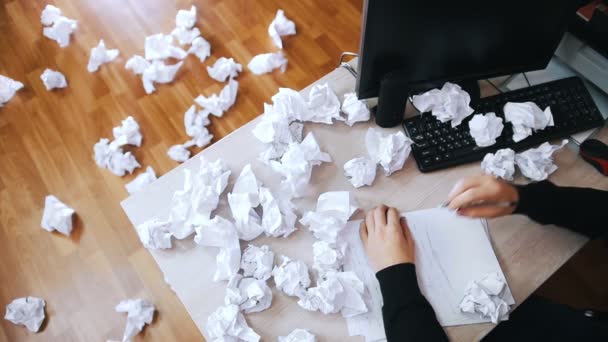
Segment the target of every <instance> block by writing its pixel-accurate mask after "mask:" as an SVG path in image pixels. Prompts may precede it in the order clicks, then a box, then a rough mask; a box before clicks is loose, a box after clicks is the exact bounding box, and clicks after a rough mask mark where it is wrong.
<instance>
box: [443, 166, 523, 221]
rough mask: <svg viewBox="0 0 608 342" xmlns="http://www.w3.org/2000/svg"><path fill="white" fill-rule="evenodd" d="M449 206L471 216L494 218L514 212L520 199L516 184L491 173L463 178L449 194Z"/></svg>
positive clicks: (461, 213)
mask: <svg viewBox="0 0 608 342" xmlns="http://www.w3.org/2000/svg"><path fill="white" fill-rule="evenodd" d="M448 201H449V205H448V207H449V208H450V209H453V210H457V211H458V214H460V215H463V216H469V217H485V218H493V217H499V216H504V215H509V214H512V213H513V212H514V211H515V208H516V207H517V202H518V201H519V193H518V192H517V189H516V188H515V186H513V185H511V184H509V183H507V182H505V181H503V180H500V179H497V178H494V177H493V176H490V175H478V176H472V177H469V178H465V179H462V180H460V181H458V182H457V183H456V185H454V188H452V191H450V194H449V195H448Z"/></svg>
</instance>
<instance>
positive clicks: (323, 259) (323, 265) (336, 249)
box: [312, 240, 346, 277]
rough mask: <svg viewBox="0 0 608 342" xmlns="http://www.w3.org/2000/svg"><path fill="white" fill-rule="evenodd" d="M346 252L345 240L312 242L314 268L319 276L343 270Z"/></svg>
mask: <svg viewBox="0 0 608 342" xmlns="http://www.w3.org/2000/svg"><path fill="white" fill-rule="evenodd" d="M345 254H346V244H345V243H343V242H336V243H329V242H327V241H323V240H320V241H315V242H314V243H313V244H312V255H313V263H312V269H313V270H315V271H316V272H317V274H318V276H319V277H323V276H325V275H326V274H327V273H328V272H339V271H341V270H342V264H343V261H344V255H345Z"/></svg>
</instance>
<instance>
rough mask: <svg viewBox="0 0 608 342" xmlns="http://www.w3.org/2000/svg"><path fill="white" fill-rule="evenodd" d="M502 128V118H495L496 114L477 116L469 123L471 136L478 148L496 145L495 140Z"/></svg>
mask: <svg viewBox="0 0 608 342" xmlns="http://www.w3.org/2000/svg"><path fill="white" fill-rule="evenodd" d="M503 128H504V125H503V124H502V118H499V117H497V116H496V113H487V114H477V115H475V116H473V118H472V119H471V121H469V130H470V132H471V136H472V137H473V139H475V143H476V144H477V146H480V147H486V146H492V145H494V144H496V138H498V137H499V136H500V134H501V133H502V129H503Z"/></svg>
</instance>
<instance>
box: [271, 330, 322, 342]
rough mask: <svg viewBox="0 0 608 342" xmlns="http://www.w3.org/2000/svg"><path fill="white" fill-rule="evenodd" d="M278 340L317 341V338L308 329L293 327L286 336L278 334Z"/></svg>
mask: <svg viewBox="0 0 608 342" xmlns="http://www.w3.org/2000/svg"><path fill="white" fill-rule="evenodd" d="M278 342H317V338H316V336H315V335H313V334H311V333H310V332H309V331H308V330H305V329H294V330H293V331H292V332H290V333H289V335H287V336H279V339H278Z"/></svg>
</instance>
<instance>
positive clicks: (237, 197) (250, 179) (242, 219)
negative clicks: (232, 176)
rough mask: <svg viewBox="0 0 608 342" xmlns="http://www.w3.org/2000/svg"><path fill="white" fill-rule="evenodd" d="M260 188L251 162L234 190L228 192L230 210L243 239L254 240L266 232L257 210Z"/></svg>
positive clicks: (243, 171)
mask: <svg viewBox="0 0 608 342" xmlns="http://www.w3.org/2000/svg"><path fill="white" fill-rule="evenodd" d="M259 188H260V184H259V182H258V180H257V178H256V176H255V174H254V173H253V170H251V164H247V165H245V166H244V167H243V170H242V171H241V174H240V175H239V177H238V178H237V179H236V182H235V183H234V187H233V188H232V192H231V193H229V194H228V204H229V206H230V212H232V217H233V218H234V222H235V226H236V230H237V232H238V235H239V239H241V240H245V241H250V240H253V239H255V238H257V237H258V236H260V234H262V233H263V232H264V228H263V227H262V222H261V218H260V216H259V215H258V214H257V212H256V211H255V208H257V207H258V206H259V205H260V195H259Z"/></svg>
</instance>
